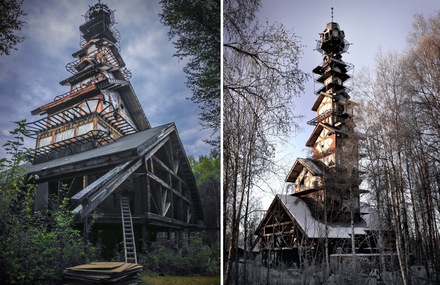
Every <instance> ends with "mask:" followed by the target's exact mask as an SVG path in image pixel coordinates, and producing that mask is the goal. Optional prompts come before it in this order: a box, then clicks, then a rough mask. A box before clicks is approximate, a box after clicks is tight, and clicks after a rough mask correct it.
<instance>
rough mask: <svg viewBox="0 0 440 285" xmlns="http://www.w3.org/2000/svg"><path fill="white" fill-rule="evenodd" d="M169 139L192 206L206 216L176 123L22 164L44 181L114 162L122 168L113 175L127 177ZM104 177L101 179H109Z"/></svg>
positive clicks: (110, 165)
mask: <svg viewBox="0 0 440 285" xmlns="http://www.w3.org/2000/svg"><path fill="white" fill-rule="evenodd" d="M166 141H171V142H172V145H173V147H174V148H175V149H176V154H177V155H178V156H179V162H180V167H179V168H180V169H182V172H183V174H184V179H185V181H186V184H187V186H188V188H189V191H190V193H191V197H192V200H193V203H194V204H193V207H194V208H195V210H196V213H197V217H199V218H200V219H203V209H202V203H201V199H200V195H199V192H198V189H197V186H196V181H195V177H194V174H193V172H192V170H191V166H190V164H189V161H188V157H187V155H186V153H185V150H184V148H183V144H182V142H181V140H180V138H179V135H178V133H177V129H176V126H175V124H174V123H170V124H165V125H162V126H158V127H155V128H151V129H147V130H145V131H143V132H138V133H135V134H131V135H127V136H124V137H122V138H120V139H119V140H117V141H115V142H112V143H108V144H106V145H103V146H101V147H98V148H96V149H92V150H89V151H84V152H81V153H78V154H74V155H70V156H66V157H61V158H58V159H54V160H50V161H47V162H43V163H39V164H35V165H32V164H31V163H27V164H25V165H23V167H24V168H25V169H26V173H27V174H34V175H37V176H38V177H39V179H42V180H43V179H49V178H51V177H59V176H60V175H66V174H69V173H74V172H78V171H81V172H85V171H87V170H89V169H96V168H103V167H104V168H105V167H107V168H108V167H115V165H119V167H116V168H114V169H113V170H111V171H109V172H112V171H114V173H113V176H112V177H116V176H117V175H121V176H124V175H125V174H127V173H129V172H130V171H133V167H134V166H133V165H135V163H137V161H139V160H140V161H141V162H142V159H143V158H144V157H148V156H150V157H151V156H152V155H154V154H155V152H156V151H157V150H158V149H159V148H160V147H161V146H162V145H163V143H165V142H166ZM104 176H105V175H104ZM104 176H103V177H102V179H107V178H109V177H104ZM108 176H110V175H108ZM124 177H125V176H124ZM110 178H111V177H110ZM100 179H101V178H100ZM96 187H97V188H96V189H93V191H99V189H98V188H99V187H101V185H97V186H96Z"/></svg>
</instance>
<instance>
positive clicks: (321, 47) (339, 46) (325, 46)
mask: <svg viewBox="0 0 440 285" xmlns="http://www.w3.org/2000/svg"><path fill="white" fill-rule="evenodd" d="M319 35H320V39H319V40H318V44H317V47H316V49H317V50H318V51H319V52H320V53H322V54H328V55H335V54H342V53H344V52H346V51H347V50H348V47H349V46H350V43H349V42H347V41H346V40H345V33H344V31H343V30H341V29H340V28H339V25H338V23H335V22H330V23H328V24H327V25H326V27H325V30H324V31H323V32H322V33H320V34H319Z"/></svg>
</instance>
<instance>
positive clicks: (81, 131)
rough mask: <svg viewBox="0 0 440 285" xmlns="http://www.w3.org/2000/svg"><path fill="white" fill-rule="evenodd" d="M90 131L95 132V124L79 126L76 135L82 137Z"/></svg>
mask: <svg viewBox="0 0 440 285" xmlns="http://www.w3.org/2000/svg"><path fill="white" fill-rule="evenodd" d="M90 131H93V122H90V123H87V124H84V125H81V126H78V128H77V129H76V135H77V136H80V135H83V134H85V133H88V132H90Z"/></svg>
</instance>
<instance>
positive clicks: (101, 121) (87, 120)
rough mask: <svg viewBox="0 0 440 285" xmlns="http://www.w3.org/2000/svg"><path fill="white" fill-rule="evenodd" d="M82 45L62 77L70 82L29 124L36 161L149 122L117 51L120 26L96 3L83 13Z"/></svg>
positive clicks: (103, 141)
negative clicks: (66, 75)
mask: <svg viewBox="0 0 440 285" xmlns="http://www.w3.org/2000/svg"><path fill="white" fill-rule="evenodd" d="M84 18H85V21H86V22H85V23H84V24H83V25H81V27H80V31H81V49H80V50H78V51H77V52H75V53H73V54H72V56H73V57H74V58H75V61H73V62H70V63H68V64H67V66H66V69H67V70H68V71H69V72H70V73H72V76H70V77H68V78H66V79H64V80H63V81H61V82H60V84H61V85H64V86H69V88H70V90H69V91H68V92H67V93H64V94H62V95H58V96H56V97H55V98H54V100H53V101H52V102H50V103H48V104H45V105H43V106H40V107H39V108H37V109H35V110H33V111H32V112H31V113H32V115H47V116H46V117H45V118H42V119H40V120H37V121H35V122H32V123H29V124H28V125H27V128H28V130H29V131H30V136H31V137H34V138H36V145H35V150H36V151H35V157H34V162H35V163H39V162H43V161H48V160H51V159H54V158H59V157H63V156H66V155H71V154H75V153H80V152H83V151H86V150H90V149H93V148H96V147H98V146H101V145H104V144H107V143H109V142H111V141H115V140H117V139H119V138H121V137H123V136H126V135H129V134H133V133H136V132H138V131H143V130H146V129H148V128H150V124H149V122H148V120H147V118H146V116H145V114H144V112H143V110H142V108H141V105H140V103H139V101H138V99H137V96H136V94H135V93H134V91H133V88H132V86H131V84H130V81H129V79H130V77H131V73H130V71H129V70H128V69H127V68H126V67H125V63H124V61H123V59H122V57H121V55H120V54H119V46H118V40H119V32H118V30H116V28H115V27H114V23H115V20H114V13H113V11H112V10H110V9H109V8H108V7H107V5H105V4H101V3H98V4H95V5H94V6H92V7H90V9H89V10H88V11H87V13H86V14H85V15H84Z"/></svg>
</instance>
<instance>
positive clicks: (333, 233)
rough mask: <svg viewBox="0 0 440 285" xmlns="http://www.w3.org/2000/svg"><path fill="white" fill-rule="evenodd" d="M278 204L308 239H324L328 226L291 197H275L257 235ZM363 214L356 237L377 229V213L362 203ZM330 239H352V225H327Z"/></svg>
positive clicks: (300, 202) (299, 201) (356, 224)
mask: <svg viewBox="0 0 440 285" xmlns="http://www.w3.org/2000/svg"><path fill="white" fill-rule="evenodd" d="M276 203H281V205H282V208H283V209H284V210H285V211H286V213H287V214H288V215H289V216H290V217H291V218H292V220H294V221H296V223H297V224H298V225H299V226H300V228H301V230H302V231H303V232H304V233H305V234H306V235H307V237H308V238H324V237H325V232H326V226H325V224H324V223H323V222H321V221H318V220H316V219H315V218H314V217H313V215H312V213H311V211H310V209H309V207H308V206H307V204H306V202H304V200H303V199H301V198H300V197H295V196H291V195H281V194H278V195H276V196H275V198H274V200H273V201H272V203H271V205H270V206H269V209H268V212H267V213H266V215H265V216H264V218H263V219H262V220H261V222H260V224H259V226H258V228H257V231H256V233H257V232H258V230H259V229H260V228H261V227H262V226H263V225H264V224H265V222H266V220H267V219H268V218H269V217H270V209H271V208H273V207H274V205H275V204H276ZM361 213H364V216H363V219H362V220H361V221H359V222H356V223H355V225H354V234H355V235H365V234H367V231H368V230H373V229H375V224H376V218H377V217H376V215H375V214H374V213H375V211H374V209H372V208H371V207H370V206H369V205H367V204H365V203H361ZM327 232H328V238H338V239H340V238H343V239H348V238H350V237H351V234H352V229H351V226H350V223H331V222H328V223H327Z"/></svg>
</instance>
